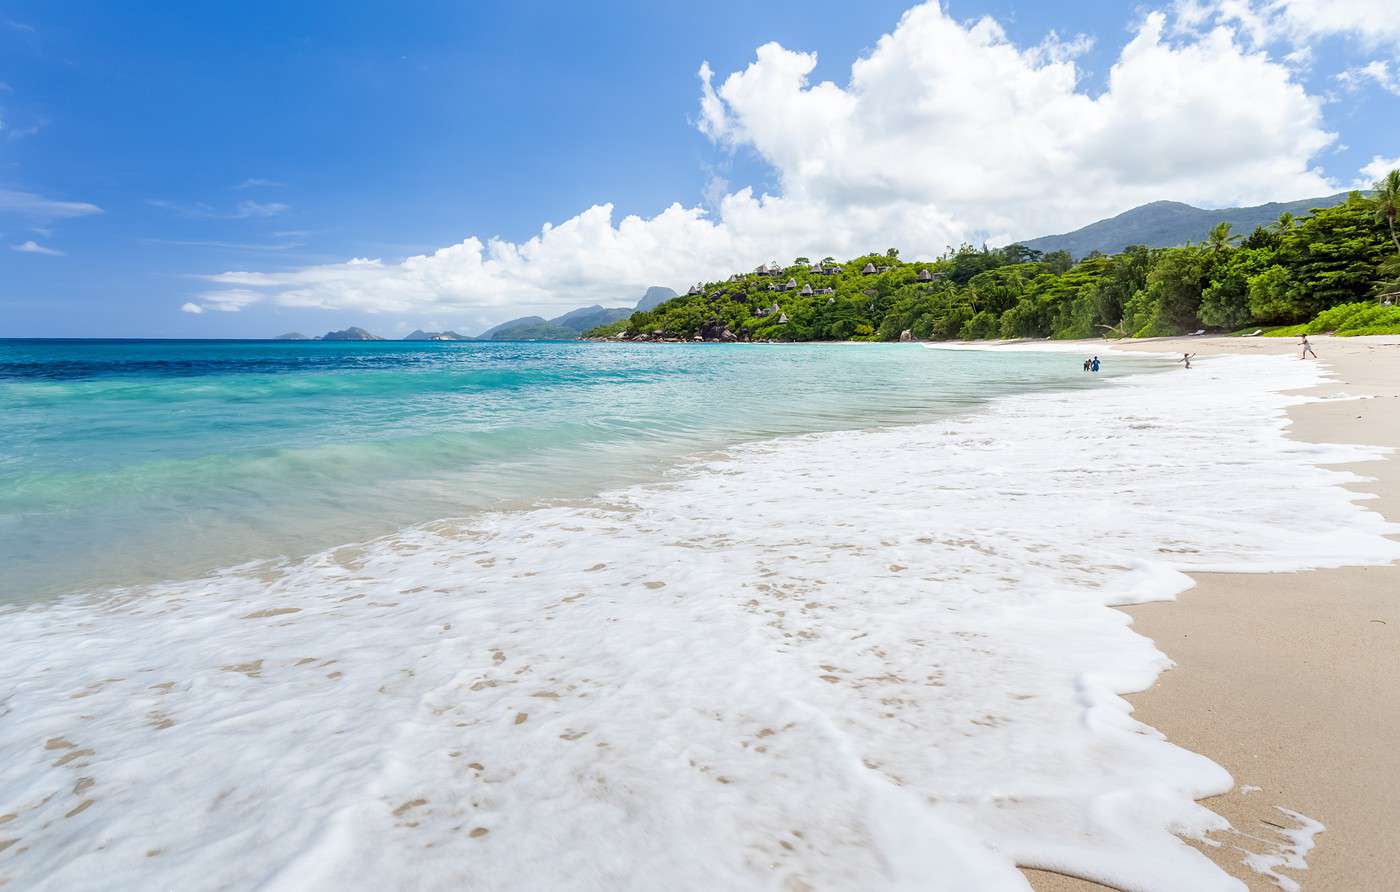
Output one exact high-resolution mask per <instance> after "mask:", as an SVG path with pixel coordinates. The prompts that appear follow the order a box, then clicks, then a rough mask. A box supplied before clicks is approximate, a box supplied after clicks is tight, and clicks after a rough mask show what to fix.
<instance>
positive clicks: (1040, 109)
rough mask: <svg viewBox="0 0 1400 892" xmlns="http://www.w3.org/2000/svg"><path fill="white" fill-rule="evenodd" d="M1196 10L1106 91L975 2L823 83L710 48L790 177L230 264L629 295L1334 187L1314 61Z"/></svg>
mask: <svg viewBox="0 0 1400 892" xmlns="http://www.w3.org/2000/svg"><path fill="white" fill-rule="evenodd" d="M1212 15H1214V16H1215V17H1214V18H1211V16H1212ZM1231 21H1235V20H1231ZM1189 24H1190V27H1189V28H1187V29H1186V30H1175V29H1173V28H1172V27H1171V20H1169V19H1168V17H1167V16H1166V15H1165V14H1163V13H1161V12H1155V13H1150V14H1148V15H1146V16H1144V17H1143V18H1142V20H1141V21H1140V22H1139V23H1138V25H1137V27H1136V28H1135V29H1134V31H1133V33H1132V35H1131V38H1130V39H1129V40H1128V42H1127V43H1126V45H1125V46H1123V47H1122V49H1121V51H1120V52H1119V54H1118V57H1117V60H1116V61H1115V63H1114V64H1113V66H1112V69H1111V70H1110V72H1109V75H1108V82H1107V86H1106V89H1104V90H1102V91H1101V92H1098V93H1096V94H1095V93H1090V92H1089V91H1087V90H1085V89H1083V88H1082V86H1081V79H1082V75H1083V72H1082V71H1081V70H1080V69H1079V67H1078V64H1077V61H1076V60H1077V58H1078V57H1079V56H1080V55H1081V54H1082V53H1083V51H1084V50H1085V49H1086V48H1087V47H1088V46H1089V39H1088V38H1087V37H1082V36H1075V37H1071V38H1061V37H1060V36H1058V35H1056V34H1053V33H1052V34H1050V35H1048V36H1047V37H1046V38H1044V39H1043V40H1041V41H1040V42H1038V43H1036V44H1033V45H1028V46H1018V45H1016V44H1015V43H1013V42H1012V41H1011V40H1010V39H1009V38H1008V37H1007V35H1006V33H1005V32H1004V30H1003V29H1002V28H1001V26H1000V25H999V24H998V23H997V22H996V21H995V20H993V19H991V18H982V19H980V20H976V21H972V22H960V21H957V20H955V19H953V18H951V17H950V16H949V15H948V14H947V13H946V12H945V11H944V10H943V9H942V8H941V6H940V5H939V4H938V3H937V2H930V3H927V4H925V5H921V6H917V7H915V8H913V9H911V10H909V11H908V12H906V13H905V14H904V16H903V17H902V18H901V19H900V21H899V23H898V26H897V27H896V28H895V29H894V30H893V31H892V32H891V33H889V34H887V35H885V36H883V37H882V38H880V40H879V42H878V43H877V45H876V46H875V48H874V49H873V50H872V51H870V53H869V54H868V55H866V56H864V57H862V58H860V59H857V60H856V61H855V62H854V63H853V64H852V66H851V69H850V74H849V78H848V79H847V80H846V82H845V83H843V84H837V83H833V82H830V81H822V82H820V83H813V82H812V81H811V74H812V72H813V70H814V69H815V67H816V64H817V58H816V55H815V54H813V53H806V52H801V51H798V50H792V49H788V48H786V47H783V46H781V45H779V44H777V43H769V44H766V45H764V46H761V47H759V48H758V50H757V52H756V56H755V59H754V61H753V62H752V63H751V64H749V65H748V66H747V67H745V68H744V69H743V70H741V71H736V72H733V73H731V74H728V75H727V76H725V77H723V78H721V77H720V76H718V75H717V74H716V73H715V72H714V71H713V70H712V68H711V67H710V66H709V65H708V64H703V65H701V66H700V70H699V78H700V98H699V119H698V121H697V126H698V128H699V129H700V130H701V131H702V132H703V133H704V134H706V135H707V136H708V137H709V138H710V139H711V140H713V141H714V142H715V144H716V145H718V146H720V147H724V148H728V149H735V150H738V149H743V150H746V151H752V152H753V153H754V154H756V155H757V156H758V157H759V158H760V159H761V160H762V161H763V162H765V163H766V164H767V165H768V166H769V167H771V169H772V171H773V172H774V174H775V175H776V178H777V181H778V182H779V183H780V184H781V188H780V189H779V190H778V194H776V195H769V194H756V193H755V192H754V191H753V190H752V189H751V188H740V189H737V190H736V191H733V192H727V193H724V190H723V189H711V190H709V194H707V195H706V197H705V204H704V206H702V207H684V206H682V205H680V204H674V205H672V206H671V207H669V208H667V209H666V210H664V211H662V212H661V213H659V214H657V215H656V216H654V217H650V218H642V217H638V216H625V217H622V218H621V219H615V214H614V208H613V207H612V206H611V205H608V204H603V205H598V206H595V207H592V208H589V209H588V210H586V211H584V212H583V213H581V214H579V215H577V216H575V217H573V218H571V219H569V220H566V221H565V222H563V223H561V224H559V225H557V226H551V225H545V226H544V227H543V228H542V229H541V231H540V232H539V234H538V235H536V236H534V237H533V238H530V239H528V240H526V241H523V242H519V243H516V242H509V241H503V240H500V239H487V240H482V239H480V238H477V237H470V238H466V239H464V240H463V241H462V242H460V243H458V244H456V245H451V246H449V247H445V248H442V249H440V250H438V251H436V252H434V253H431V254H424V255H419V256H414V257H409V258H407V259H406V260H403V261H402V262H397V263H393V262H384V261H383V260H380V259H357V260H351V261H348V262H345V263H340V264H329V265H318V266H312V267H305V268H302V269H294V270H290V271H283V272H258V271H230V272H225V273H221V274H218V275H214V276H210V277H208V278H209V280H210V281H211V282H212V283H214V284H215V285H216V286H220V287H223V288H227V289H230V290H236V291H238V292H241V293H242V296H240V297H239V298H238V301H239V304H238V305H239V306H246V305H247V304H248V303H253V302H256V300H267V301H272V302H275V303H278V304H281V305H287V306H300V307H323V308H328V309H331V308H334V309H340V308H353V309H359V310H363V311H368V312H395V313H426V312H437V311H442V312H447V311H476V312H478V314H479V315H481V316H489V315H496V316H499V315H501V313H499V312H495V310H496V309H497V308H504V307H507V306H509V307H512V308H514V309H517V310H521V311H544V310H549V309H559V308H564V307H569V306H578V305H580V304H585V303H592V302H595V301H598V302H604V303H617V302H619V301H622V300H626V299H629V298H630V296H631V294H632V293H633V292H638V293H639V292H640V290H641V288H643V287H645V286H646V285H650V284H656V283H665V284H669V285H672V286H673V287H684V286H685V285H686V284H688V283H689V282H692V281H695V280H697V279H701V278H709V277H713V276H716V275H720V274H727V273H728V272H730V271H732V270H734V269H736V268H745V267H751V266H755V265H757V264H759V263H762V262H765V261H767V260H770V259H775V258H776V259H788V258H791V257H793V256H796V255H798V254H805V255H807V256H814V257H815V256H822V255H825V254H833V255H836V256H841V255H850V254H854V253H859V252H863V251H869V250H884V249H885V248H887V247H899V248H901V249H903V251H904V255H905V256H925V257H927V256H934V255H937V254H938V253H940V252H941V251H942V250H944V248H945V247H947V246H949V245H957V244H959V243H961V242H962V241H964V240H973V241H980V240H983V239H986V240H989V241H992V242H994V243H996V242H1004V241H1007V240H1010V239H1011V238H1026V237H1031V236H1035V235H1041V234H1044V233H1047V232H1057V231H1063V230H1066V229H1072V228H1074V227H1077V226H1080V225H1083V224H1085V223H1088V222H1090V221H1092V220H1095V219H1098V218H1100V217H1103V216H1106V215H1110V214H1114V213H1118V212H1120V211H1122V210H1125V209H1126V208H1128V207H1131V206H1133V205H1136V204H1141V203H1143V202H1146V201H1152V200H1156V199H1163V198H1170V199H1177V200H1182V201H1188V202H1193V203H1197V204H1205V205H1226V204H1237V203H1240V204H1248V203H1256V202H1262V201H1267V200H1271V199H1280V198H1296V197H1299V196H1306V195H1321V194H1325V193H1327V192H1329V191H1334V190H1335V188H1336V184H1335V183H1332V182H1330V181H1329V180H1328V179H1327V177H1325V176H1324V175H1323V174H1321V173H1320V172H1319V171H1318V170H1317V169H1316V168H1315V167H1314V159H1315V158H1316V157H1317V156H1318V155H1319V153H1320V152H1322V151H1323V150H1324V149H1326V148H1327V147H1329V146H1330V145H1332V144H1333V143H1334V142H1335V140H1336V135H1335V134H1333V133H1331V132H1329V131H1328V130H1327V128H1326V126H1325V125H1324V122H1323V119H1322V106H1321V102H1320V100H1319V99H1318V98H1317V97H1314V96H1311V95H1309V94H1308V93H1307V91H1306V90H1305V89H1304V88H1303V86H1302V85H1301V84H1300V83H1299V82H1298V81H1297V80H1296V77H1295V73H1294V69H1293V68H1292V67H1290V65H1289V64H1287V63H1286V62H1284V61H1281V60H1276V59H1275V58H1273V57H1272V56H1271V55H1270V54H1269V53H1268V51H1267V50H1265V49H1261V48H1258V47H1257V46H1256V45H1254V44H1252V43H1250V42H1249V41H1247V40H1245V39H1242V38H1241V37H1240V33H1239V32H1240V29H1241V28H1242V27H1244V26H1243V25H1241V24H1239V23H1238V22H1236V23H1235V24H1230V23H1229V22H1226V21H1225V20H1224V19H1222V18H1221V17H1220V15H1219V14H1218V11H1217V13H1210V12H1202V13H1201V15H1200V17H1199V18H1198V19H1197V20H1194V21H1191V22H1189ZM712 182H713V181H712ZM727 188H728V186H727V184H726V185H725V186H724V189H727ZM721 193H724V194H721ZM212 300H214V298H212V297H209V298H205V299H203V300H202V302H203V303H205V304H206V305H208V302H209V301H212Z"/></svg>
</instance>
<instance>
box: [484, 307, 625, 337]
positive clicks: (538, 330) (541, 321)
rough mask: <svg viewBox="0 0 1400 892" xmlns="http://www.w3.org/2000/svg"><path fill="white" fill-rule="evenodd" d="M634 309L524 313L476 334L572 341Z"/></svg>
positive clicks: (583, 308)
mask: <svg viewBox="0 0 1400 892" xmlns="http://www.w3.org/2000/svg"><path fill="white" fill-rule="evenodd" d="M631 315H632V311H631V310H629V309H626V308H608V307H601V306H597V305H596V304H595V305H594V306H591V307H580V308H579V309H577V310H570V311H569V312H567V313H565V314H564V315H562V316H555V317H554V318H553V319H545V318H543V317H541V316H522V317H520V318H519V319H512V320H510V321H509V322H502V323H501V324H500V325H497V326H495V327H494V328H488V329H487V330H486V331H483V332H482V333H481V334H480V335H478V336H477V338H478V339H479V340H483V341H488V340H489V341H571V340H573V339H574V338H577V337H578V336H579V335H581V334H583V333H584V332H585V331H588V330H589V329H590V328H593V327H594V326H597V325H606V324H607V323H609V322H615V321H617V320H618V319H626V318H627V317H628V316H631Z"/></svg>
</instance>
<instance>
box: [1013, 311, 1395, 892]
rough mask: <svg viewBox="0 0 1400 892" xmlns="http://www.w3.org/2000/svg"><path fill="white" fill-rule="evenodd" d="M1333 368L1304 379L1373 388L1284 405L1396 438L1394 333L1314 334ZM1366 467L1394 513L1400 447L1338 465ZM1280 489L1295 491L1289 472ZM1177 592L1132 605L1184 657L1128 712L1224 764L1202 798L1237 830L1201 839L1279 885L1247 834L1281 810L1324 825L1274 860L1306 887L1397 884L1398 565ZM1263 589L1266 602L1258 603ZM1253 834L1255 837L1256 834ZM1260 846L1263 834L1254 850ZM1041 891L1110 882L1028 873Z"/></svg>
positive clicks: (1205, 583)
mask: <svg viewBox="0 0 1400 892" xmlns="http://www.w3.org/2000/svg"><path fill="white" fill-rule="evenodd" d="M1313 340H1314V343H1315V344H1316V348H1317V351H1318V354H1319V356H1320V361H1321V362H1323V363H1324V364H1325V365H1326V366H1327V368H1328V371H1329V372H1330V377H1331V380H1329V381H1326V382H1324V383H1323V384H1322V385H1321V386H1320V387H1317V388H1313V389H1310V390H1307V391H1303V392H1302V393H1303V394H1304V395H1308V396H1318V397H1336V396H1339V395H1347V396H1353V397H1358V396H1369V397H1373V398H1374V399H1373V400H1361V401H1352V400H1335V399H1334V400H1327V401H1320V402H1309V403H1306V404H1303V405H1299V406H1294V407H1292V408H1291V409H1290V410H1289V413H1288V414H1289V417H1290V419H1291V420H1292V425H1291V427H1290V429H1289V436H1291V437H1293V438H1295V439H1298V440H1302V441H1305V442H1316V443H1352V444H1362V445H1373V446H1386V447H1391V448H1397V447H1400V414H1397V412H1396V411H1395V408H1394V407H1395V406H1397V405H1400V403H1397V402H1396V401H1397V400H1400V337H1384V336H1382V337H1367V338H1324V337H1319V338H1314V339H1313ZM1295 343H1296V342H1295V341H1294V340H1292V339H1263V338H1260V339H1251V340H1243V339H1239V338H1180V339H1161V340H1154V341H1148V342H1140V343H1131V344H1121V345H1119V344H1115V345H1114V349H1116V350H1122V351H1125V352H1141V351H1151V352H1169V351H1170V352H1175V350H1176V348H1178V346H1180V349H1182V350H1186V349H1189V350H1191V351H1192V352H1199V353H1200V354H1202V356H1210V355H1219V354H1245V355H1249V354H1253V355H1260V354H1270V355H1277V354H1285V355H1286V354H1289V353H1291V352H1293V351H1294V350H1295V349H1296V347H1295ZM1337 467H1338V469H1340V470H1352V471H1355V472H1356V473H1357V474H1359V475H1361V476H1363V477H1365V478H1370V479H1368V480H1366V481H1365V482H1360V483H1355V484H1350V485H1348V487H1347V488H1349V489H1352V490H1354V491H1357V492H1363V493H1367V494H1370V495H1373V496H1374V498H1372V499H1369V500H1367V501H1364V502H1361V503H1360V504H1361V505H1363V506H1364V507H1366V508H1368V509H1370V510H1373V511H1377V512H1379V513H1381V514H1382V515H1383V516H1385V517H1386V518H1387V519H1389V520H1397V519H1400V460H1397V458H1396V457H1395V456H1394V455H1392V456H1389V457H1387V458H1386V459H1384V460H1382V461H1373V462H1365V463H1360V464H1355V465H1341V466H1337ZM1280 498H1287V486H1286V481H1280ZM1192 577H1193V579H1195V581H1196V583H1197V584H1196V587H1195V588H1193V589H1191V590H1190V591H1187V592H1185V593H1183V594H1182V595H1181V596H1179V597H1178V599H1177V600H1176V601H1166V602H1157V603H1151V604H1143V605H1138V606H1132V607H1126V608H1123V609H1124V610H1125V612H1127V613H1128V614H1129V615H1130V616H1131V617H1132V620H1133V627H1134V628H1135V629H1136V630H1137V631H1138V632H1140V633H1142V634H1143V635H1146V636H1147V637H1148V638H1151V639H1152V640H1153V641H1154V642H1155V643H1156V644H1157V646H1158V647H1159V648H1160V649H1161V650H1162V651H1164V652H1165V653H1166V654H1167V656H1168V657H1170V658H1171V659H1172V660H1173V661H1174V662H1175V664H1176V666H1175V668H1172V669H1169V670H1168V671H1166V672H1164V673H1162V675H1160V676H1159V677H1158V679H1157V681H1156V682H1155V683H1154V684H1153V685H1152V687H1151V688H1149V689H1148V690H1146V691H1144V692H1142V693H1139V694H1130V695H1128V696H1127V700H1128V701H1129V702H1130V703H1131V704H1132V706H1133V714H1134V716H1135V717H1136V718H1137V719H1139V720H1141V721H1142V722H1144V723H1146V724H1147V725H1150V726H1152V727H1153V728H1156V729H1157V730H1158V731H1160V732H1162V733H1163V734H1165V735H1166V737H1167V738H1168V739H1169V740H1171V741H1172V742H1174V743H1177V744H1178V745H1180V746H1183V747H1185V748H1187V749H1189V750H1191V751H1192V752H1197V753H1200V754H1202V755H1204V756H1207V757H1208V758H1210V759H1211V760H1213V761H1215V762H1216V763H1218V764H1220V765H1221V766H1223V767H1224V768H1225V769H1226V770H1227V771H1229V772H1230V774H1231V776H1232V777H1233V778H1234V780H1235V787H1234V788H1233V789H1232V790H1230V791H1229V792H1228V793H1225V794H1223V795H1219V796H1213V797H1210V798H1207V799H1204V800H1202V804H1203V805H1205V806H1206V807H1207V808H1209V809H1211V810H1212V811H1214V812H1216V813H1218V814H1220V815H1222V816H1223V817H1225V818H1226V819H1227V820H1229V821H1230V823H1231V824H1232V825H1233V827H1234V828H1235V829H1236V831H1238V833H1234V832H1231V833H1223V834H1222V833H1213V834H1211V837H1212V838H1213V839H1215V840H1216V841H1217V842H1218V843H1220V845H1219V846H1209V845H1201V844H1198V843H1192V844H1193V845H1195V847H1196V848H1198V849H1199V850H1201V851H1202V852H1204V853H1205V854H1206V855H1207V856H1208V857H1210V858H1211V859H1212V860H1214V861H1215V862H1216V863H1217V864H1219V865H1220V866H1221V867H1222V868H1223V869H1225V870H1226V871H1227V872H1229V873H1230V874H1231V875H1232V876H1235V877H1236V878H1238V879H1239V880H1241V881H1242V882H1243V883H1244V884H1245V886H1246V887H1247V888H1249V889H1250V890H1272V889H1277V888H1280V884H1278V883H1276V882H1274V881H1273V880H1272V879H1270V878H1269V877H1267V876H1265V875H1261V874H1259V873H1256V872H1255V871H1253V870H1251V869H1250V868H1249V867H1247V866H1246V865H1245V864H1244V863H1243V861H1242V859H1243V858H1244V853H1243V852H1241V851H1239V850H1238V849H1236V848H1234V845H1235V844H1237V843H1238V842H1240V841H1241V837H1240V836H1239V835H1238V834H1248V835H1250V836H1255V837H1258V836H1261V835H1268V834H1270V833H1274V832H1275V831H1274V826H1272V825H1270V824H1269V823H1265V822H1273V824H1275V825H1276V824H1283V825H1291V824H1292V822H1290V821H1288V820H1287V819H1286V818H1284V817H1282V816H1281V815H1280V813H1279V811H1277V809H1278V808H1286V809H1290V810H1292V811H1295V812H1299V813H1301V814H1303V815H1307V816H1309V817H1310V818H1313V819H1315V820H1317V821H1319V822H1321V824H1323V825H1324V826H1325V828H1326V829H1325V830H1324V831H1322V832H1321V833H1320V834H1318V835H1317V837H1316V838H1315V839H1314V840H1313V842H1314V843H1315V848H1313V849H1312V850H1311V851H1308V852H1307V853H1306V856H1305V857H1306V863H1307V869H1306V870H1304V871H1297V870H1289V869H1288V868H1287V867H1286V866H1279V867H1276V868H1275V869H1276V870H1277V871H1278V872H1279V873H1280V874H1281V875H1282V876H1284V877H1287V878H1289V879H1291V880H1292V881H1293V882H1295V883H1298V884H1299V885H1300V886H1301V887H1302V888H1303V889H1305V890H1309V892H1334V890H1335V892H1343V890H1360V889H1379V888H1388V887H1389V885H1394V884H1400V795H1397V794H1400V751H1397V749H1396V747H1395V746H1394V742H1395V741H1396V740H1397V739H1400V709H1397V708H1396V706H1395V704H1396V703H1397V702H1400V595H1397V593H1400V565H1397V564H1391V565H1389V566H1379V567H1377V566H1372V567H1347V568H1343V569H1332V570H1309V571H1304V572H1300V573H1264V574H1260V573H1238V574H1236V573H1229V574H1227V573H1207V574H1192ZM1265 599H1267V609H1260V603H1261V601H1263V600H1265ZM1246 841H1247V840H1246ZM1255 848H1256V849H1257V846H1256V847H1255ZM1026 873H1027V876H1028V877H1029V879H1030V881H1031V887H1032V888H1033V889H1035V890H1037V892H1078V890H1094V889H1103V888H1107V887H1104V886H1100V885H1098V884H1095V883H1090V882H1087V881H1084V880H1079V879H1072V878H1069V877H1065V876H1061V875H1058V874H1051V873H1043V872H1039V871H1027V872H1026Z"/></svg>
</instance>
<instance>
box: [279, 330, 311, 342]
mask: <svg viewBox="0 0 1400 892" xmlns="http://www.w3.org/2000/svg"><path fill="white" fill-rule="evenodd" d="M273 340H274V341H309V340H311V339H310V338H308V337H307V336H306V335H304V334H302V333H301V332H299V331H289V332H287V333H286V334H280V335H278V336H277V337H275V338H273Z"/></svg>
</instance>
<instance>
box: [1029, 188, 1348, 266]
mask: <svg viewBox="0 0 1400 892" xmlns="http://www.w3.org/2000/svg"><path fill="white" fill-rule="evenodd" d="M1348 194H1349V193H1346V192H1339V193H1337V194H1336V195H1328V196H1323V197H1321V198H1304V199H1300V200H1298V201H1271V202H1267V203H1265V204H1258V205H1250V206H1248V207H1233V208H1217V209H1214V210H1211V209H1207V208H1198V207H1195V206H1194V205H1189V204H1186V203H1185V202H1180V201H1151V202H1148V203H1147V204H1142V205H1138V206H1137V207H1135V208H1130V209H1128V210H1126V211H1124V212H1123V213H1121V214H1118V215H1116V216H1113V217H1107V218H1105V219H1103V220H1097V221H1095V222H1093V223H1090V224H1089V225H1087V226H1081V227H1080V228H1079V229H1075V230H1073V231H1071V232H1064V233H1058V234H1055V235H1042V236H1038V237H1036V238H1033V239H1028V240H1025V241H1019V242H1017V243H1016V244H1020V245H1024V246H1025V247H1027V248H1031V249H1032V250H1036V251H1043V252H1045V253H1046V254H1049V253H1050V252H1052V251H1068V252H1069V253H1070V255H1071V256H1072V257H1074V259H1076V260H1079V259H1082V258H1084V257H1086V256H1088V255H1089V254H1091V253H1093V252H1094V251H1098V252H1100V253H1103V254H1117V253H1118V252H1120V251H1122V250H1123V249H1124V248H1126V247H1128V246H1129V245H1146V246H1147V247H1149V248H1174V247H1178V246H1180V245H1184V244H1186V243H1188V242H1203V241H1205V238H1206V234H1207V233H1208V232H1209V231H1210V228H1211V227H1212V226H1215V225H1216V224H1217V223H1222V222H1223V223H1229V224H1230V225H1231V227H1232V228H1233V229H1234V231H1235V232H1237V233H1239V234H1241V235H1248V234H1249V233H1250V232H1253V231H1254V229H1255V228H1256V227H1259V226H1267V225H1268V224H1270V223H1273V222H1274V221H1275V220H1277V219H1278V218H1279V215H1280V214H1284V213H1291V214H1293V215H1294V216H1298V217H1301V216H1304V215H1305V214H1308V213H1309V212H1311V211H1312V210H1313V209H1314V208H1324V207H1332V206H1334V205H1338V204H1341V203H1342V202H1343V201H1345V200H1346V197H1347V195H1348Z"/></svg>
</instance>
